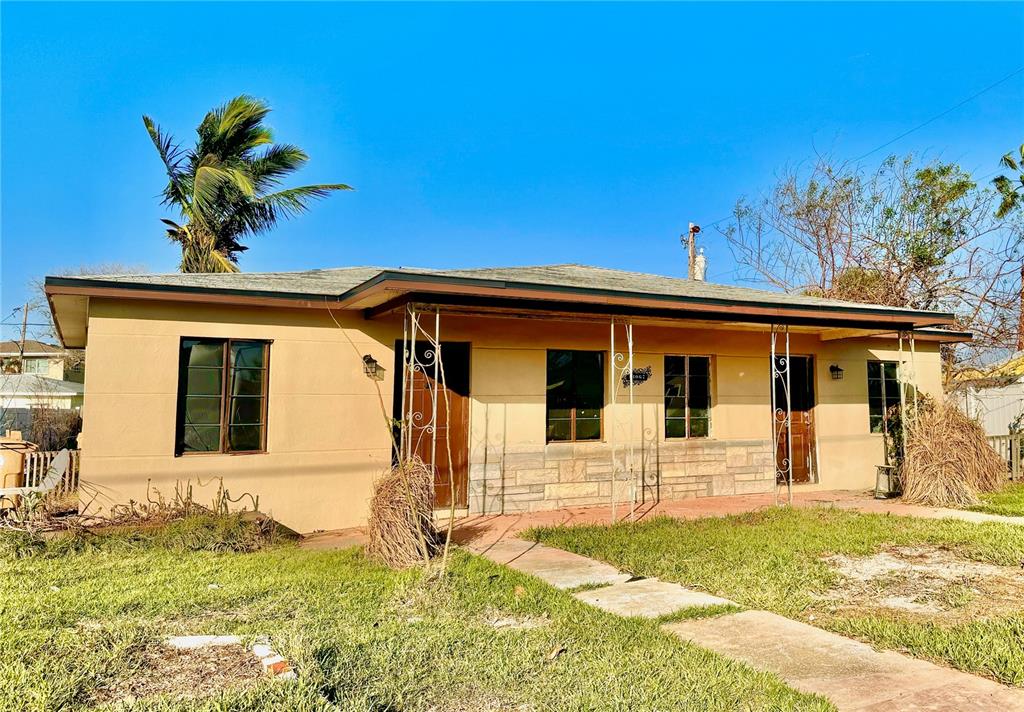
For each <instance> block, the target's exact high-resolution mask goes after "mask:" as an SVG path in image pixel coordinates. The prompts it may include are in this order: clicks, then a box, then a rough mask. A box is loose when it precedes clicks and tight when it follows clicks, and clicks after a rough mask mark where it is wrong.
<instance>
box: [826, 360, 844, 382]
mask: <svg viewBox="0 0 1024 712" xmlns="http://www.w3.org/2000/svg"><path fill="white" fill-rule="evenodd" d="M828 372H829V373H831V374H832V380H833V381H841V380H843V369H842V368H840V367H839V364H837V363H834V364H832V365H831V366H829V367H828Z"/></svg>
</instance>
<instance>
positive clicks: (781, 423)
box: [771, 324, 793, 504]
mask: <svg viewBox="0 0 1024 712" xmlns="http://www.w3.org/2000/svg"><path fill="white" fill-rule="evenodd" d="M780 342H781V343H780ZM780 349H781V351H780ZM771 362H772V367H771V368H772V380H771V395H772V442H773V444H774V448H773V449H774V453H775V501H776V503H778V499H779V485H785V487H786V499H787V501H788V502H789V503H790V504H792V503H793V428H792V426H793V408H792V398H791V397H790V394H791V393H792V390H791V388H790V353H789V326H787V325H785V324H772V330H771ZM780 389H781V391H782V396H783V398H782V399H783V400H784V401H785V402H784V403H780V402H779V397H778V394H779V390H780ZM782 448H785V449H784V450H782V453H781V454H782V457H781V458H780V457H779V455H780V452H779V451H780V449H782Z"/></svg>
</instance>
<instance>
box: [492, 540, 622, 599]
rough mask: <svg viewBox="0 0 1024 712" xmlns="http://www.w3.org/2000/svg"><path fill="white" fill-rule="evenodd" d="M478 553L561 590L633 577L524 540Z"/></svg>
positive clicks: (510, 541) (597, 562)
mask: <svg viewBox="0 0 1024 712" xmlns="http://www.w3.org/2000/svg"><path fill="white" fill-rule="evenodd" d="M476 553H479V554H481V555H482V556H484V557H486V558H488V559H490V560H491V561H494V562H495V563H498V564H504V565H505V566H508V567H509V568H512V569H515V570H516V571H522V572H523V573H526V574H531V575H532V576H536V577H537V578H539V579H540V580H542V581H544V582H545V583H548V584H550V585H552V586H554V587H555V588H561V589H566V588H577V587H579V586H586V585H588V584H590V585H592V584H605V583H622V582H624V581H626V580H628V579H629V578H630V576H629V574H624V573H621V572H620V571H619V570H618V569H616V568H615V567H614V566H610V565H608V564H604V563H601V562H600V561H594V560H593V559H588V558H587V557H585V556H580V555H578V554H572V553H570V552H568V551H562V550H561V549H552V548H551V547H548V546H544V545H543V544H537V543H534V542H529V541H523V540H522V539H503V540H502V541H499V542H497V543H496V544H493V545H491V546H488V547H486V548H485V549H483V550H478V551H476Z"/></svg>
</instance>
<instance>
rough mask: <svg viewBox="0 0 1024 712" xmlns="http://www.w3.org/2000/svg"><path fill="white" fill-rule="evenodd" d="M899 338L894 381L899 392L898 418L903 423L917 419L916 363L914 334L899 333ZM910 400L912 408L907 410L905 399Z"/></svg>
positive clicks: (909, 332) (908, 332) (910, 332)
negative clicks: (905, 348) (906, 353)
mask: <svg viewBox="0 0 1024 712" xmlns="http://www.w3.org/2000/svg"><path fill="white" fill-rule="evenodd" d="M898 337H899V359H900V360H899V362H898V363H897V364H896V381H897V382H898V383H899V390H900V417H901V418H902V419H903V420H904V421H905V422H908V423H909V422H910V421H912V420H913V419H914V418H916V417H917V363H916V359H915V356H916V350H915V348H914V332H913V331H901V332H899V333H898ZM904 342H906V343H907V344H908V346H909V348H910V360H909V361H908V360H907V358H906V356H905V354H904V351H903V344H904ZM908 396H909V398H910V402H911V404H912V408H910V409H908V408H907V398H908Z"/></svg>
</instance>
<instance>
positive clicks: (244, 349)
mask: <svg viewBox="0 0 1024 712" xmlns="http://www.w3.org/2000/svg"><path fill="white" fill-rule="evenodd" d="M269 366H270V342H269V341H257V340H253V339H207V338H188V337H186V338H183V339H182V340H181V351H180V355H179V360H178V415H177V432H176V437H175V449H174V451H175V454H176V455H189V454H197V453H218V452H220V453H252V452H264V451H265V450H266V447H267V383H268V379H267V374H268V373H269Z"/></svg>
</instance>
